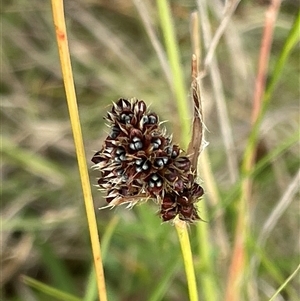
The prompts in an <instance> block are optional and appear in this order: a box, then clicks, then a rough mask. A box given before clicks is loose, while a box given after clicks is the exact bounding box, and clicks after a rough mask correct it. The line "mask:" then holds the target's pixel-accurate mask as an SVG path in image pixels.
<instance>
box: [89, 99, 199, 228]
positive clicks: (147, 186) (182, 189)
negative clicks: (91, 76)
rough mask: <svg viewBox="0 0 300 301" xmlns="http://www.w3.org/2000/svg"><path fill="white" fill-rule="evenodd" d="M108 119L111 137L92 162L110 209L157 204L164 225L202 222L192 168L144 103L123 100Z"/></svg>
mask: <svg viewBox="0 0 300 301" xmlns="http://www.w3.org/2000/svg"><path fill="white" fill-rule="evenodd" d="M105 119H106V120H107V122H108V126H109V129H110V132H109V135H108V136H107V137H106V139H105V141H104V144H103V146H102V149H101V150H100V151H98V152H96V154H95V155H94V156H93V158H92V162H93V163H95V165H94V167H95V168H96V169H98V170H99V171H100V178H99V180H98V185H99V186H100V189H101V190H104V191H105V192H106V201H107V203H108V206H109V207H114V206H117V205H120V204H122V203H129V205H134V204H135V203H137V202H138V201H139V200H141V199H142V198H152V199H154V200H156V201H157V203H158V204H159V206H160V216H161V218H162V220H163V221H170V220H172V219H174V218H175V217H176V216H178V217H179V219H181V220H183V221H187V222H190V223H192V222H194V221H196V220H198V219H200V218H199V215H198V213H197V209H196V207H195V203H196V202H197V201H198V199H199V198H200V197H201V196H202V195H203V193H204V192H203V189H202V187H201V186H200V185H199V184H197V183H196V182H195V175H194V171H193V170H192V167H191V162H190V160H189V158H188V157H187V156H184V153H183V151H182V150H181V149H180V148H179V146H178V145H175V144H172V138H171V136H168V135H167V134H166V132H165V129H163V128H161V123H160V122H159V118H158V116H157V115H156V114H155V113H153V112H150V111H149V110H148V109H147V106H146V104H145V102H144V101H142V100H137V99H131V100H127V99H123V98H121V99H119V100H118V101H117V102H116V103H113V106H112V108H111V110H110V111H109V112H108V113H107V116H106V117H105Z"/></svg>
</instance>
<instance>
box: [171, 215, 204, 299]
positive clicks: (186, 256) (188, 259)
mask: <svg viewBox="0 0 300 301" xmlns="http://www.w3.org/2000/svg"><path fill="white" fill-rule="evenodd" d="M175 226H176V231H177V235H178V238H179V242H180V247H181V252H182V257H183V263H184V268H185V273H186V278H187V283H188V289H189V296H190V301H198V300H199V299H198V290H197V284H196V277H195V271H194V265H193V256H192V251H191V244H190V239H189V235H188V231H187V224H186V222H183V221H181V220H179V219H176V220H175Z"/></svg>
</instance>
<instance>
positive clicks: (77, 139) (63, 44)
mask: <svg viewBox="0 0 300 301" xmlns="http://www.w3.org/2000/svg"><path fill="white" fill-rule="evenodd" d="M52 10H53V19H54V25H55V31H56V38H57V44H58V50H59V57H60V63H61V69H62V74H63V81H64V85H65V91H66V98H67V104H68V109H69V115H70V121H71V127H72V131H73V137H74V143H75V149H76V155H77V161H78V167H79V173H80V179H81V186H82V191H83V197H84V202H85V207H86V214H87V220H88V226H89V232H90V238H91V244H92V251H93V257H94V264H95V269H96V275H97V284H98V293H99V299H100V300H101V301H107V296H106V288H105V279H104V272H103V265H102V257H101V249H100V242H99V235H98V228H97V222H96V216H95V211H94V204H93V199H92V193H91V188H90V187H91V186H90V181H89V176H88V169H87V165H86V157H85V151H84V145H83V138H82V133H81V126H80V120H79V113H78V106H77V101H76V94H75V87H74V81H73V74H72V68H71V59H70V54H69V46H68V39H67V31H66V24H65V17H64V7H63V1H62V0H52Z"/></svg>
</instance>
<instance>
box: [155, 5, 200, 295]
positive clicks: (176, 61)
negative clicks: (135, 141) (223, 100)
mask: <svg viewBox="0 0 300 301" xmlns="http://www.w3.org/2000/svg"><path fill="white" fill-rule="evenodd" d="M157 7H158V13H159V18H160V23H161V28H162V32H163V35H164V39H165V45H166V49H167V55H168V59H169V63H170V66H171V71H172V80H173V82H172V83H173V89H174V94H175V95H174V96H175V99H176V103H177V110H178V115H179V120H180V128H181V137H182V139H181V140H182V141H181V143H182V145H183V146H184V147H185V148H186V147H187V145H188V138H189V136H190V126H191V125H190V120H191V118H190V114H189V105H188V104H187V101H186V100H187V90H186V87H185V82H184V76H183V72H182V67H181V64H180V57H179V50H178V43H177V41H176V37H175V31H174V25H173V20H172V17H171V9H170V5H169V3H168V1H166V0H157ZM175 227H176V230H177V235H178V238H179V242H180V246H181V252H182V256H183V261H184V266H185V271H186V277H187V284H188V290H189V298H190V301H199V299H198V290H197V284H196V277H195V270H194V265H193V258H192V251H191V245H190V241H189V236H188V232H187V225H186V224H185V223H182V222H181V221H179V220H176V221H175Z"/></svg>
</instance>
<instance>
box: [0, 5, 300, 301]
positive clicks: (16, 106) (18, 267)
mask: <svg viewBox="0 0 300 301" xmlns="http://www.w3.org/2000/svg"><path fill="white" fill-rule="evenodd" d="M267 2H268V1H242V3H240V5H239V6H238V8H237V10H236V12H235V14H234V16H233V17H232V18H231V21H230V22H229V24H228V27H227V28H226V30H225V33H224V36H223V37H222V39H221V40H220V42H219V44H218V47H217V50H216V53H215V59H216V61H215V62H214V63H215V66H214V70H213V72H217V74H218V75H217V76H220V78H219V79H220V81H219V84H220V86H216V85H215V83H214V84H212V79H211V78H210V74H211V72H212V71H210V73H209V74H208V76H206V77H205V78H204V79H203V105H204V114H205V124H206V126H207V128H208V130H209V131H208V132H207V134H206V139H207V140H208V141H209V146H208V148H207V152H208V154H209V157H210V166H211V169H212V171H213V175H214V179H215V181H216V183H217V193H218V194H219V199H220V200H221V202H220V203H218V204H214V203H212V202H211V193H213V192H210V191H209V188H208V187H209V184H208V183H205V182H204V183H203V186H204V188H206V191H207V196H206V198H204V199H203V200H202V202H206V203H207V205H208V207H209V208H208V213H207V216H208V227H209V228H210V234H211V235H210V239H211V243H212V245H213V246H214V249H213V254H212V256H213V258H214V261H215V281H216V283H217V285H218V288H219V292H218V295H219V297H220V300H222V296H223V295H224V290H225V285H226V277H227V269H228V265H229V259H230V255H231V250H232V242H233V236H234V228H235V221H236V214H237V212H236V206H235V203H234V201H235V191H236V187H238V184H237V183H238V180H239V179H240V163H241V160H242V156H243V152H244V148H245V145H246V141H247V138H248V135H249V132H250V129H251V124H250V115H251V110H252V103H251V101H252V98H253V93H254V81H255V76H256V70H257V60H258V55H259V49H260V43H261V36H262V27H263V23H264V17H265V11H266V6H267ZM203 3H205V1H204V2H203ZM141 5H142V6H141ZM207 5H208V9H209V14H208V15H207V17H208V20H209V22H210V23H209V24H210V26H211V28H212V32H215V30H216V28H217V26H218V24H219V21H220V18H222V7H221V4H220V2H219V1H216V0H215V1H207ZM196 8H197V6H196V3H195V1H191V0H190V1H179V0H178V1H172V13H173V18H174V22H175V23H174V24H175V27H176V33H177V38H178V41H179V47H180V54H181V58H182V68H183V70H184V74H185V80H186V85H187V87H188V85H189V82H190V59H191V45H190V44H191V43H190V32H189V18H190V13H191V12H192V11H193V10H194V9H196ZM298 9H299V4H298V3H297V2H296V1H284V2H283V3H282V6H281V9H280V13H279V15H278V19H277V21H276V27H275V34H274V41H273V46H272V51H271V56H270V67H269V70H270V71H269V72H270V74H268V76H269V77H270V76H271V70H272V68H273V67H274V65H275V63H276V61H277V60H278V55H279V53H280V51H281V49H282V46H283V43H284V41H285V40H286V37H287V35H288V32H289V30H290V28H291V27H292V24H293V21H294V18H295V12H297V11H298ZM65 10H66V19H67V27H68V32H69V42H70V50H71V56H72V65H73V72H74V77H75V85H76V91H77V97H78V103H79V110H80V117H81V122H82V129H83V136H84V141H85V149H86V154H87V156H88V158H87V160H88V164H89V166H91V165H92V164H90V162H89V160H90V158H91V157H92V156H93V154H94V151H96V150H98V149H100V147H101V143H102V141H103V139H104V138H105V136H106V133H107V129H106V127H105V125H104V120H103V118H102V116H103V115H105V112H106V110H107V106H109V105H110V103H111V101H114V100H117V99H118V98H119V97H133V96H135V97H138V98H140V99H144V100H145V101H146V102H147V103H148V104H151V107H152V109H153V111H155V112H157V113H158V114H159V115H160V116H161V118H163V119H166V120H168V121H169V122H168V123H166V127H167V128H168V130H169V132H173V134H174V140H175V141H177V142H179V140H180V128H179V126H178V114H180V113H179V112H178V111H177V109H176V105H175V103H174V100H173V95H172V89H171V84H170V71H169V66H168V63H167V62H166V61H165V60H164V58H163V57H162V58H159V56H158V53H157V52H156V51H155V50H154V48H153V45H152V43H151V39H150V38H149V36H148V34H147V28H146V25H145V20H146V21H147V20H149V21H150V23H149V24H150V25H149V26H150V28H153V29H154V33H155V34H156V36H155V37H156V38H157V42H158V43H159V44H158V45H163V38H162V34H161V32H160V29H159V20H158V16H157V10H156V6H155V3H153V2H152V1H145V2H139V1H66V3H65ZM1 17H2V20H1V23H2V30H1V31H2V32H1V33H2V50H1V58H2V60H1V94H2V95H1V96H2V101H1V119H2V122H1V126H2V148H1V151H2V152H1V156H2V158H1V169H2V173H1V175H2V179H1V180H2V201H1V227H2V229H1V230H2V232H1V278H2V279H1V289H2V298H3V300H5V301H6V300H7V301H8V300H9V301H13V300H16V301H19V300H26V301H27V300H28V301H31V300H32V301H35V300H53V299H51V298H50V297H47V296H46V295H44V294H42V293H40V292H38V291H34V290H32V289H31V288H29V287H28V286H27V285H25V284H24V283H23V282H22V279H21V278H20V275H23V274H25V275H29V276H31V277H33V278H35V279H38V280H40V281H42V282H44V283H47V284H49V285H51V286H53V287H56V288H58V289H60V290H63V291H67V292H70V293H73V294H75V295H77V296H82V295H84V292H85V291H86V286H87V284H88V282H89V281H88V277H89V273H90V269H91V251H90V246H89V237H88V232H87V225H86V217H85V214H84V207H83V202H82V193H81V188H80V185H79V176H78V171H77V165H76V159H75V151H74V145H73V137H72V134H71V130H70V123H69V119H68V112H67V107H66V103H65V94H64V89H63V85H62V79H61V72H60V66H59V59H58V54H57V46H56V41H55V36H54V30H53V23H52V14H51V4H50V2H44V1H36V0H33V1H30V2H28V1H18V2H15V1H12V2H7V1H4V2H3V3H2V12H1ZM143 20H144V22H143ZM207 24H208V23H207ZM208 30H209V29H208V28H207V29H206V32H208ZM155 37H154V38H155ZM152 42H153V37H152ZM160 54H161V53H160ZM216 88H217V90H216ZM216 95H217V96H218V97H217V100H216ZM222 101H223V102H222ZM222 103H223V105H224V104H226V106H225V109H224V108H223V107H222ZM226 124H227V125H228V126H229V127H228V128H227V129H226ZM298 130H299V45H298V46H297V47H296V48H295V49H294V50H293V52H292V54H291V56H290V57H289V59H288V61H287V63H286V66H285V68H284V69H283V71H282V75H281V79H280V82H279V84H278V86H277V88H276V90H275V93H274V94H273V95H272V99H271V103H270V106H269V107H268V111H267V113H266V115H265V117H264V120H263V123H262V126H261V130H260V139H259V145H258V148H257V153H256V162H258V161H259V160H260V159H262V158H264V157H265V156H268V155H269V154H272V151H274V150H276V149H280V148H281V149H282V151H280V152H279V155H278V156H276V157H275V158H274V159H272V160H269V161H267V164H265V165H264V168H263V169H262V170H260V171H259V173H257V174H256V175H255V178H254V184H253V193H252V196H251V204H250V205H251V206H250V217H251V235H250V237H249V242H248V243H249V246H248V248H249V250H250V251H249V255H250V259H251V260H259V261H258V263H257V266H256V267H255V269H254V270H253V271H252V277H253V279H255V281H254V283H255V287H251V288H250V289H249V290H248V291H245V300H266V298H267V296H270V295H271V294H272V292H274V290H276V289H277V287H278V286H279V285H280V284H281V283H282V281H283V280H284V279H285V278H286V277H288V276H289V275H290V274H291V273H292V271H293V270H295V268H296V266H297V265H298V262H299V248H300V245H299V236H298V235H299V192H298V189H299V188H298V186H297V185H298V184H299V144H298V143H292V144H290V145H289V144H287V143H286V141H287V140H288V139H289V138H290V137H292V136H295V133H297V131H298ZM228 131H229V132H228ZM231 139H232V140H231ZM228 141H229V142H228ZM228 143H229V144H228ZM199 168H200V175H201V166H200V167H199ZM90 175H91V182H92V183H96V180H95V178H96V177H97V174H96V173H93V172H92V171H91V173H90ZM93 194H94V201H95V207H96V208H97V207H101V206H102V205H103V204H104V200H103V198H102V197H101V195H100V194H99V193H98V192H97V189H96V188H94V189H93ZM280 202H281V203H280ZM278 204H282V207H279V209H276V208H278V206H277V205H278ZM155 210H156V209H155V207H154V206H152V204H151V202H148V203H146V204H144V205H143V206H138V207H136V208H134V209H133V210H129V211H128V210H125V208H118V209H116V210H111V211H109V210H105V211H104V210H102V211H99V212H97V219H98V223H99V231H100V236H101V237H104V238H105V239H106V240H105V241H104V242H103V243H104V254H105V255H104V258H105V261H104V264H105V274H106V279H107V286H108V293H109V296H110V300H120V301H121V300H122V301H125V300H174V301H176V300H187V297H186V287H185V285H186V284H185V278H184V272H183V270H182V263H181V258H180V251H179V246H178V243H177V238H176V235H175V233H174V232H175V231H174V229H173V228H172V226H171V225H169V224H163V225H161V223H160V220H159V218H158V217H157V216H156V212H155ZM199 210H200V212H201V203H200V205H199ZM276 210H277V211H276ZM277 213H278V214H277ZM272 214H273V216H272ZM276 214H277V215H276ZM269 217H271V225H270V224H267V226H266V227H267V228H266V230H265V231H266V232H268V230H271V232H270V233H269V235H268V239H267V240H266V241H265V240H263V243H264V244H263V248H262V249H260V250H256V249H255V242H256V241H257V239H258V237H260V235H262V229H265V228H263V227H264V225H265V222H266V221H267V219H268V218H269ZM272 217H273V219H272ZM220 221H221V224H220ZM272 222H273V224H272ZM268 227H269V229H268ZM220 229H221V230H222V232H220ZM110 231H111V233H110ZM190 233H191V240H192V246H193V249H194V250H195V266H196V269H197V274H199V275H201V274H203V273H205V271H203V269H202V270H201V265H202V263H201V258H199V256H197V248H198V245H199V244H200V243H201V244H205V243H206V242H205V241H201V242H199V241H198V240H197V237H196V232H195V227H194V226H192V227H191V229H190ZM199 277H201V276H199ZM299 285H300V283H299V278H298V279H295V280H293V281H292V282H291V284H290V285H289V286H288V287H287V288H286V289H285V290H284V292H283V293H282V294H281V295H280V296H279V297H278V299H276V300H279V301H280V300H297V293H298V295H299V289H300V286H299ZM249 291H250V292H249ZM199 292H200V294H201V288H200V289H199ZM157 296H158V297H157ZM160 296H161V297H160ZM250 296H251V298H250ZM86 298H87V297H86ZM151 298H152V299H151ZM155 298H156V299H155ZM85 300H88V299H85ZM91 300H93V299H91Z"/></svg>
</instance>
